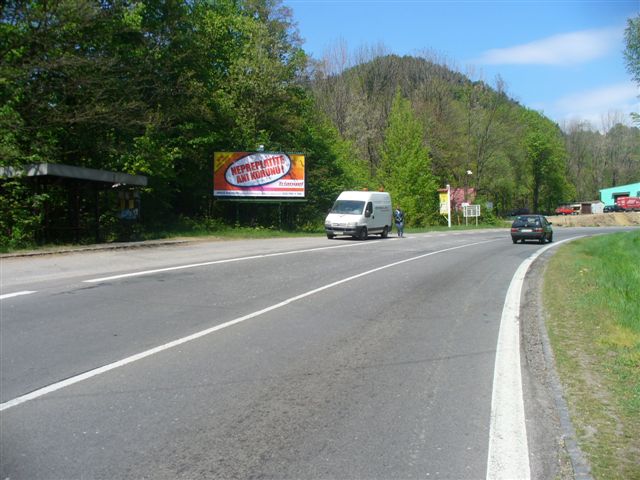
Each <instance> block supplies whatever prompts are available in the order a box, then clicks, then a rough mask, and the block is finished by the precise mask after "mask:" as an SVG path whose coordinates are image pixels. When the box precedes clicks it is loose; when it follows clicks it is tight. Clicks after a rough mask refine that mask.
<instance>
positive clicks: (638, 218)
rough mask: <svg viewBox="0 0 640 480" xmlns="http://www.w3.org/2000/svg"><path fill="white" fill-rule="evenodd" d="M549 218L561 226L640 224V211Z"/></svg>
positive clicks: (554, 223)
mask: <svg viewBox="0 0 640 480" xmlns="http://www.w3.org/2000/svg"><path fill="white" fill-rule="evenodd" d="M547 219H548V220H549V221H550V222H552V223H553V225H554V226H555V225H557V226H559V227H616V226H625V227H626V226H630V225H639V226H640V212H613V213H593V214H584V215H553V216H549V217H547Z"/></svg>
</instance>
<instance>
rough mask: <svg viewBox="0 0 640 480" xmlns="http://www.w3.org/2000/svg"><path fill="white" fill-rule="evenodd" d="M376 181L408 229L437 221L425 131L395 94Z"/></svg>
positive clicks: (404, 100) (434, 186)
mask: <svg viewBox="0 0 640 480" xmlns="http://www.w3.org/2000/svg"><path fill="white" fill-rule="evenodd" d="M380 157H381V161H380V165H379V167H378V170H377V175H376V178H377V180H378V182H379V183H380V185H384V187H385V189H386V190H387V191H388V192H389V193H391V197H392V198H393V201H394V202H395V203H398V204H400V205H401V206H402V208H403V209H404V211H405V213H406V215H407V223H408V224H409V225H419V226H421V225H426V224H427V223H429V222H430V221H431V220H432V219H434V218H436V217H437V214H438V207H437V205H438V204H437V187H436V182H435V179H434V177H433V174H432V172H431V162H430V159H429V150H428V149H427V147H426V146H425V144H424V127H423V126H422V124H421V123H420V122H419V121H418V119H417V118H416V116H415V114H414V112H413V110H412V107H411V103H410V102H409V101H408V100H407V99H405V98H403V97H402V94H401V92H400V89H397V90H396V94H395V97H394V99H393V104H392V106H391V113H390V115H389V125H388V127H387V129H386V131H385V136H384V143H383V145H382V149H381V153H380Z"/></svg>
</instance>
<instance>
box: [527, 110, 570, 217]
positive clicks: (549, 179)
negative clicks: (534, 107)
mask: <svg viewBox="0 0 640 480" xmlns="http://www.w3.org/2000/svg"><path fill="white" fill-rule="evenodd" d="M525 122H526V125H527V130H526V135H525V137H524V150H525V158H526V162H527V172H528V174H529V176H530V181H531V183H530V187H531V193H532V203H531V204H532V206H533V210H534V211H541V212H550V211H553V209H554V208H555V206H556V205H558V204H559V203H561V202H562V201H563V200H564V199H565V198H567V197H568V198H571V195H572V194H573V193H574V190H573V187H572V186H571V185H570V184H569V183H568V181H567V178H566V164H565V158H566V151H565V146H564V142H563V139H562V136H561V134H560V131H559V129H558V128H557V126H556V125H554V124H553V123H551V121H549V120H548V119H547V118H545V117H543V116H542V115H540V114H539V113H537V112H533V111H527V112H525Z"/></svg>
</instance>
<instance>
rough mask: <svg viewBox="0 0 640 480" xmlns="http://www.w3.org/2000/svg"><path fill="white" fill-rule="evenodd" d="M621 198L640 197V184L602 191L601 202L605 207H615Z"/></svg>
mask: <svg viewBox="0 0 640 480" xmlns="http://www.w3.org/2000/svg"><path fill="white" fill-rule="evenodd" d="M620 197H640V182H637V183H630V184H628V185H618V186H617V187H611V188H603V189H601V190H600V200H601V201H602V203H604V204H605V205H614V204H615V203H616V199H618V198H620Z"/></svg>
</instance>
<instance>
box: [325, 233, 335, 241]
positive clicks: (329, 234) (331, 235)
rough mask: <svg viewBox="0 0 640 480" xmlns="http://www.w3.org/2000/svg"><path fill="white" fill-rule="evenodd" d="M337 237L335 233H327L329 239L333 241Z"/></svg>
mask: <svg viewBox="0 0 640 480" xmlns="http://www.w3.org/2000/svg"><path fill="white" fill-rule="evenodd" d="M333 237H335V235H334V234H333V233H327V238H328V239H329V240H331V239H332V238H333Z"/></svg>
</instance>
